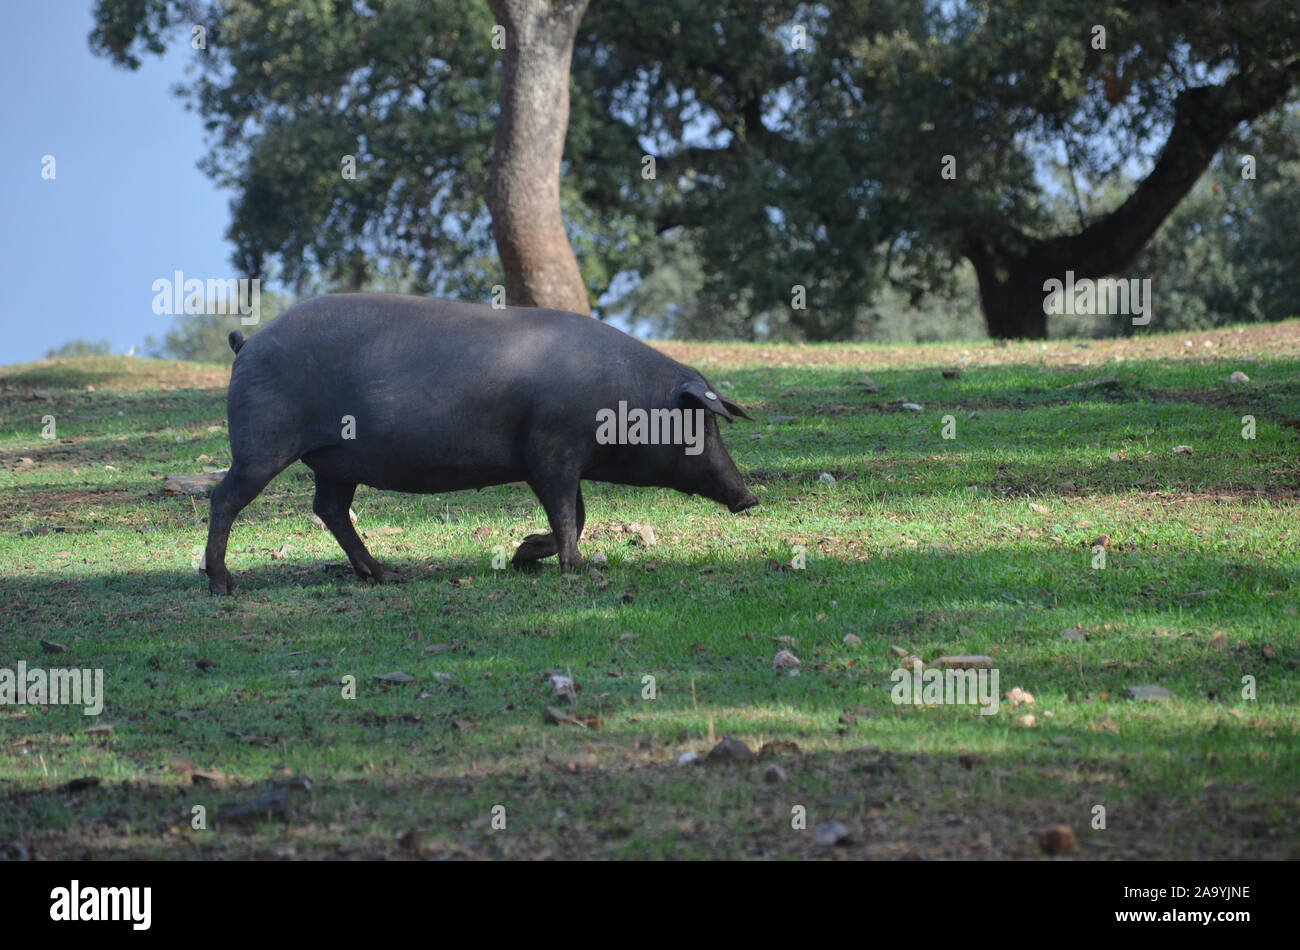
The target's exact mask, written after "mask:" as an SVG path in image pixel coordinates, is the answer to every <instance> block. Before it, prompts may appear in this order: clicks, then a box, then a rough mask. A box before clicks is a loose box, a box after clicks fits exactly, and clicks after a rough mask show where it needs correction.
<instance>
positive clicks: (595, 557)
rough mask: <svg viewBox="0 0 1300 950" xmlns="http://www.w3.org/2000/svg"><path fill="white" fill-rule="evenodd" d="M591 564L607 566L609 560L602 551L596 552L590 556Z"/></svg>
mask: <svg viewBox="0 0 1300 950" xmlns="http://www.w3.org/2000/svg"><path fill="white" fill-rule="evenodd" d="M591 563H592V564H608V563H609V558H608V557H607V556H606V555H605V554H604V552H602V551H596V552H595V553H593V554H592V555H591Z"/></svg>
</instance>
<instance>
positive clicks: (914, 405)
mask: <svg viewBox="0 0 1300 950" xmlns="http://www.w3.org/2000/svg"><path fill="white" fill-rule="evenodd" d="M903 408H904V409H906V410H907V411H908V412H924V411H925V407H924V406H922V405H921V404H920V403H918V402H905V403H903Z"/></svg>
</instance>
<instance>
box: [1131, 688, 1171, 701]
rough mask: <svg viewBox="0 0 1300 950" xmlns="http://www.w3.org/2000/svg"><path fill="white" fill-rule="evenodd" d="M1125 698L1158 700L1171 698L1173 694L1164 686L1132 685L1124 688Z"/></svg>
mask: <svg viewBox="0 0 1300 950" xmlns="http://www.w3.org/2000/svg"><path fill="white" fill-rule="evenodd" d="M1124 698H1125V699H1146V700H1151V701H1157V700H1165V699H1170V698H1172V694H1171V693H1170V692H1169V690H1167V689H1165V688H1164V687H1163V686H1130V687H1129V688H1128V689H1126V690H1124Z"/></svg>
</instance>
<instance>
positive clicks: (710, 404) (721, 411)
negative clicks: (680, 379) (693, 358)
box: [673, 379, 754, 422]
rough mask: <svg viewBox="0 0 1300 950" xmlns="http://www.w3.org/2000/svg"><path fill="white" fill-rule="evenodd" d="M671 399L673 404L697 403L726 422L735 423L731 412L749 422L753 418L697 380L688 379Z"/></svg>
mask: <svg viewBox="0 0 1300 950" xmlns="http://www.w3.org/2000/svg"><path fill="white" fill-rule="evenodd" d="M673 397H674V398H673V402H674V403H676V402H678V401H681V400H687V399H689V400H690V401H691V402H695V403H698V404H699V405H701V406H703V407H704V408H705V409H708V410H709V411H710V412H716V413H717V414H718V415H720V416H722V418H724V419H726V420H727V421H728V422H735V421H736V420H735V417H733V416H732V413H733V412H734V413H736V414H737V415H740V416H744V417H745V418H746V419H749V420H750V421H751V422H752V421H753V418H754V417H753V416H751V415H750V414H749V413H747V412H746V411H745V410H744V409H741V408H740V406H739V405H737V404H736V403H735V402H733V401H732V400H730V399H728V398H726V397H725V396H721V395H719V394H718V393H716V392H714V391H713V390H712V389H710V388H709V387H708V386H706V385H705V384H704V382H703V381H702V380H699V379H688V380H687V381H686V382H684V383H682V384H681V385H680V386H678V387H677V391H676V392H675V393H673Z"/></svg>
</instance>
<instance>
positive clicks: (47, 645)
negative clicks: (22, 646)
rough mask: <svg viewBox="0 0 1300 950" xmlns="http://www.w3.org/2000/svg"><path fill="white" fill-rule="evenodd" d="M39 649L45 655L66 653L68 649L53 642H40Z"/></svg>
mask: <svg viewBox="0 0 1300 950" xmlns="http://www.w3.org/2000/svg"><path fill="white" fill-rule="evenodd" d="M41 649H42V650H44V651H45V652H46V653H67V652H68V648H67V647H66V646H64V645H63V644H62V643H55V642H54V641H53V640H42V641H41Z"/></svg>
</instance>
